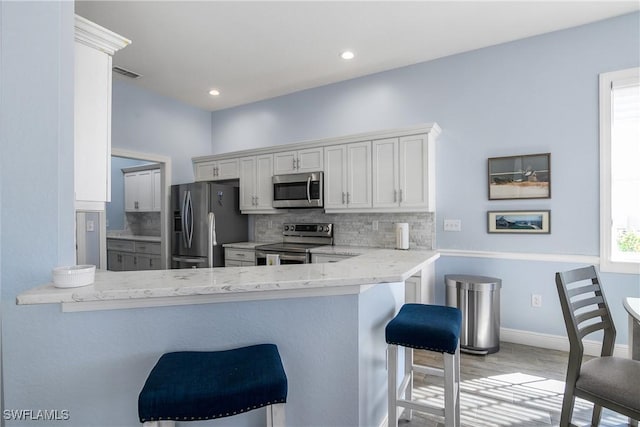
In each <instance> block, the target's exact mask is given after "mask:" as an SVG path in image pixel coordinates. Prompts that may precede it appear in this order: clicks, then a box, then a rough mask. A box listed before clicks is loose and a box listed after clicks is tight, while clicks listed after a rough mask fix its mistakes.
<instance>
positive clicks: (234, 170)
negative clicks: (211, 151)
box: [214, 159, 239, 180]
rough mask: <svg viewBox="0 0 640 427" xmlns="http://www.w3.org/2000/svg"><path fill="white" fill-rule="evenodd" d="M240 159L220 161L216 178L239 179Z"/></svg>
mask: <svg viewBox="0 0 640 427" xmlns="http://www.w3.org/2000/svg"><path fill="white" fill-rule="evenodd" d="M238 177H239V172H238V159H228V160H220V161H218V165H217V169H216V174H215V177H214V179H216V180H219V179H238Z"/></svg>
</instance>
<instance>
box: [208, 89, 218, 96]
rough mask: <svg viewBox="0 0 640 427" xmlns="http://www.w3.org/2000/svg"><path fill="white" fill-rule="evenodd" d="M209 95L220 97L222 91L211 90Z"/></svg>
mask: <svg viewBox="0 0 640 427" xmlns="http://www.w3.org/2000/svg"><path fill="white" fill-rule="evenodd" d="M209 95H211V96H218V95H220V91H219V90H218V89H211V90H210V91H209Z"/></svg>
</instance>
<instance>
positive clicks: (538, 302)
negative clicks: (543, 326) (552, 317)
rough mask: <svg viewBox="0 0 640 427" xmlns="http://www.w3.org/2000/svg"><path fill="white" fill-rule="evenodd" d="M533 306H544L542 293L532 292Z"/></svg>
mask: <svg viewBox="0 0 640 427" xmlns="http://www.w3.org/2000/svg"><path fill="white" fill-rule="evenodd" d="M531 307H542V295H538V294H531Z"/></svg>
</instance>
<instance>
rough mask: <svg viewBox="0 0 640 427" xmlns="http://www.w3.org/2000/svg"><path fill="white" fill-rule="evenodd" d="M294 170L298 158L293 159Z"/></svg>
mask: <svg viewBox="0 0 640 427" xmlns="http://www.w3.org/2000/svg"><path fill="white" fill-rule="evenodd" d="M292 168H293V170H295V169H296V159H293V166H292Z"/></svg>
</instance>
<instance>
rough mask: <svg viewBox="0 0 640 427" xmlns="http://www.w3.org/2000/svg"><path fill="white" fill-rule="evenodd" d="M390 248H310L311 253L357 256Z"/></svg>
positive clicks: (338, 246)
mask: <svg viewBox="0 0 640 427" xmlns="http://www.w3.org/2000/svg"><path fill="white" fill-rule="evenodd" d="M385 250H391V249H382V248H371V247H368V246H340V245H337V246H329V245H327V246H318V247H317V248H311V249H310V252H311V253H312V254H324V255H346V256H357V255H364V254H368V253H371V252H376V251H385Z"/></svg>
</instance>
